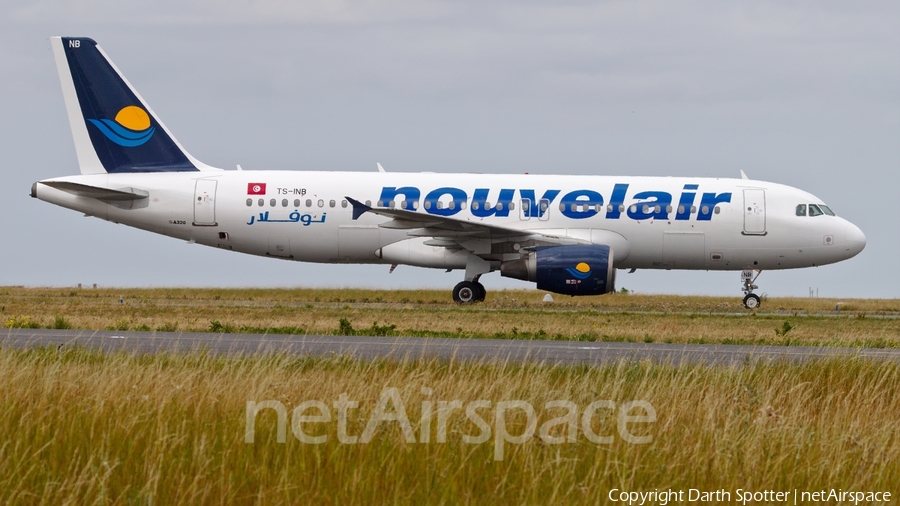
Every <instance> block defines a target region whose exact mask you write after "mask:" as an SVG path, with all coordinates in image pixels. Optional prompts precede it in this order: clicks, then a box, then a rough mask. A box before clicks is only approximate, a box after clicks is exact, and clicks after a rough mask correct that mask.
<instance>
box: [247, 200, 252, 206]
mask: <svg viewBox="0 0 900 506" xmlns="http://www.w3.org/2000/svg"><path fill="white" fill-rule="evenodd" d="M252 205H253V199H247V207H250V206H252Z"/></svg>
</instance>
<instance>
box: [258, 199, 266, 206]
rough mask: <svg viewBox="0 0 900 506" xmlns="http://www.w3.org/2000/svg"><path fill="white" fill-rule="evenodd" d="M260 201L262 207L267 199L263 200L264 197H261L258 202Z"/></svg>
mask: <svg viewBox="0 0 900 506" xmlns="http://www.w3.org/2000/svg"><path fill="white" fill-rule="evenodd" d="M258 203H259V207H262V206H264V205H265V203H266V201H265V200H263V199H259V202H258Z"/></svg>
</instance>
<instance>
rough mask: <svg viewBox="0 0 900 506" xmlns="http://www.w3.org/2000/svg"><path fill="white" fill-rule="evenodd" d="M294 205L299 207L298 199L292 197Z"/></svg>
mask: <svg viewBox="0 0 900 506" xmlns="http://www.w3.org/2000/svg"><path fill="white" fill-rule="evenodd" d="M294 207H300V199H294Z"/></svg>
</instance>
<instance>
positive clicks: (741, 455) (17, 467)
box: [0, 347, 900, 504]
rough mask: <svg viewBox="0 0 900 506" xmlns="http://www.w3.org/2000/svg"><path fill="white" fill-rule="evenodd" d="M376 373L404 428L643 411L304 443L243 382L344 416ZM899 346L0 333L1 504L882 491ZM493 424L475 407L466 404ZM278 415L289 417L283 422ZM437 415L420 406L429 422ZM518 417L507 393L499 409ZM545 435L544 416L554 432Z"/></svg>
mask: <svg viewBox="0 0 900 506" xmlns="http://www.w3.org/2000/svg"><path fill="white" fill-rule="evenodd" d="M389 387H395V388H397V389H398V390H397V391H398V395H399V397H400V399H401V400H402V402H403V403H404V406H405V409H406V411H407V412H408V414H409V418H410V420H411V422H412V430H413V432H414V436H415V438H416V440H417V441H418V440H419V439H421V436H422V434H423V431H422V426H421V425H420V424H419V418H420V416H421V414H422V406H423V404H422V403H423V401H432V402H435V405H436V401H440V400H443V401H451V400H460V401H462V403H464V404H465V403H469V402H471V401H474V400H479V399H482V400H487V401H490V402H491V403H492V404H493V405H496V403H498V402H501V401H507V400H523V401H526V402H528V403H530V404H531V405H533V406H535V408H536V410H537V416H538V422H539V424H543V423H544V422H546V421H547V420H548V419H550V418H553V417H556V416H560V414H561V413H560V410H559V408H555V409H545V408H544V406H545V404H546V403H547V402H548V401H552V400H568V401H571V402H573V403H575V405H577V406H578V409H579V410H584V408H585V407H586V406H587V405H588V404H589V403H591V402H593V401H596V400H604V399H605V400H611V401H613V402H615V403H616V405H617V406H621V405H622V404H624V403H625V402H628V401H632V400H644V401H647V402H649V403H650V404H651V405H652V406H653V407H654V408H655V411H656V414H657V420H656V422H654V423H644V424H635V425H632V430H633V431H634V432H635V433H636V434H639V435H643V436H651V437H652V442H650V443H648V444H630V443H628V442H626V441H625V440H624V439H623V438H622V437H620V436H618V435H617V425H616V420H615V419H614V417H613V416H612V413H613V412H612V411H609V410H607V411H604V410H601V412H603V413H605V414H606V416H598V417H596V418H595V419H594V420H593V422H592V430H595V431H596V432H597V433H599V434H609V435H614V436H615V437H614V439H613V441H612V442H611V443H609V444H594V443H591V442H589V441H587V440H586V438H585V436H584V435H583V434H582V433H581V431H580V430H579V433H578V437H577V440H576V441H575V442H568V443H564V444H547V443H546V442H543V441H542V440H540V439H539V438H533V439H531V440H530V441H528V442H526V443H524V444H522V445H512V444H507V445H505V446H504V451H505V453H504V458H503V460H500V461H498V460H495V450H496V449H495V447H494V445H493V444H492V441H488V442H485V443H482V444H467V443H464V442H463V441H462V436H463V435H465V434H468V435H475V434H477V433H478V428H477V427H476V426H475V425H474V424H473V423H472V422H471V421H469V419H467V418H466V417H465V416H464V415H460V414H459V413H457V414H456V415H454V416H452V417H450V418H449V422H448V426H449V429H448V436H447V439H448V440H447V442H446V443H436V442H431V443H418V442H417V443H409V442H407V441H406V440H405V439H404V436H403V434H402V431H401V430H400V427H399V424H398V423H395V422H385V423H382V424H381V426H380V427H379V430H378V431H377V432H376V433H375V435H374V437H373V438H372V440H371V442H369V443H367V444H340V443H339V442H338V440H337V424H336V422H335V421H334V418H335V416H336V413H335V412H332V422H330V423H321V424H315V425H312V424H308V425H306V426H305V430H306V431H307V432H308V433H310V434H314V435H326V436H327V437H328V440H327V442H325V443H324V444H320V445H309V444H304V443H301V442H299V441H298V440H297V439H296V438H295V437H293V436H292V435H291V432H290V427H289V428H288V437H287V440H286V442H285V443H278V442H277V432H278V431H277V425H276V418H277V417H276V414H275V412H274V411H273V410H264V411H262V412H260V413H259V414H258V415H257V417H256V430H255V441H254V442H253V443H251V444H248V443H245V442H244V437H245V428H246V418H245V415H246V405H247V404H246V403H247V401H255V402H261V401H265V400H277V401H279V402H281V403H282V404H283V405H284V406H285V407H286V408H287V410H288V411H290V410H292V409H293V408H294V407H296V406H297V405H298V404H299V403H301V402H303V401H307V400H320V401H323V402H325V403H326V404H328V405H329V406H331V405H332V404H333V403H334V402H335V401H337V400H338V398H339V396H340V395H341V394H347V396H348V397H349V398H350V399H354V400H357V401H359V403H360V405H359V408H358V409H356V410H351V411H350V416H349V418H348V431H349V432H350V434H355V435H359V434H361V433H362V432H363V430H364V428H365V426H366V424H367V421H368V419H369V418H370V417H371V415H372V413H373V410H374V408H375V404H376V402H377V401H378V399H379V397H380V396H381V395H382V393H383V392H384V390H385V388H389ZM898 393H900V365H898V364H896V363H891V362H871V361H866V360H858V359H840V360H826V361H812V362H805V363H802V364H788V363H772V364H762V363H755V364H747V365H743V366H737V367H708V366H701V365H678V366H675V365H658V364H656V365H655V364H652V363H649V362H646V363H629V362H622V363H617V364H610V365H607V366H602V367H560V366H553V367H550V366H544V365H534V364H497V363H481V364H461V363H454V362H443V361H413V362H392V361H355V360H349V359H345V358H342V357H334V358H331V359H313V358H303V357H290V356H254V357H222V356H212V355H207V354H202V353H195V354H189V355H175V354H158V355H126V354H104V353H100V352H94V351H89V350H84V349H79V348H67V347H63V348H60V349H55V348H51V349H30V350H12V349H0V432H2V441H3V444H2V445H0V502H2V503H4V504H125V503H129V504H130V503H146V504H273V503H275V504H279V503H280V504H298V503H308V504H364V503H378V504H424V503H428V504H456V503H463V504H483V503H502V504H512V503H517V504H522V503H527V504H551V503H555V504H559V503H566V504H569V503H572V504H596V503H605V502H608V499H607V497H608V493H609V490H610V489H612V488H620V489H624V490H653V489H655V488H659V489H665V488H674V489H678V488H683V489H687V488H689V487H692V488H700V489H705V490H715V489H720V488H724V489H728V490H732V491H733V490H735V489H737V488H744V489H750V490H762V489H774V490H792V489H795V488H796V489H800V490H807V489H808V490H813V489H815V490H819V489H822V488H825V489H827V488H832V487H834V488H842V489H844V490H889V491H893V492H894V493H895V494H896V493H897V492H900V490H898V489H897V486H898V483H900V440H898V424H897V422H896V417H897V413H900V397H898ZM481 414H482V415H483V416H484V419H485V421H486V422H487V423H488V424H490V425H492V426H493V424H494V422H495V420H494V412H493V411H492V410H482V411H481ZM289 423H290V422H289ZM436 423H437V422H436V419H433V420H432V423H430V424H428V426H429V428H430V430H431V431H432V432H431V441H434V440H435V433H436V430H437V427H436ZM507 424H508V426H509V431H510V433H512V434H520V433H521V432H522V431H523V430H524V425H525V417H524V416H523V415H522V412H515V413H512V412H511V413H510V416H508V417H507ZM554 434H557V435H558V434H560V432H559V431H555V432H554Z"/></svg>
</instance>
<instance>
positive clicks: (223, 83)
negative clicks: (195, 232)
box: [0, 0, 900, 298]
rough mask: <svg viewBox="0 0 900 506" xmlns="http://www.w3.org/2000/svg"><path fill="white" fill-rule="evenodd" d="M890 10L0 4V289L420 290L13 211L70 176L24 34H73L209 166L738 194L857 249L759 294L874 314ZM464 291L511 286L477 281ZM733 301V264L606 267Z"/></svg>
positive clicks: (892, 217)
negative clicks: (706, 181) (814, 223)
mask: <svg viewBox="0 0 900 506" xmlns="http://www.w3.org/2000/svg"><path fill="white" fill-rule="evenodd" d="M897 26H900V3H898V2H896V1H871V2H838V1H822V0H808V1H803V0H800V1H794V2H767V1H759V2H721V1H712V0H711V1H690V0H689V1H684V2H646V1H606V2H603V1H601V2H537V1H531V2H529V1H525V2H506V1H496V2H478V1H471V2H466V1H446V2H445V1H405V0H404V1H386V2H373V1H359V2H349V1H343V2H342V1H309V2H289V1H286V0H255V1H234V0H216V1H212V0H206V1H191V0H179V1H174V0H164V1H158V2H121V1H112V0H91V1H86V2H62V1H57V0H44V1H41V0H38V1H27V2H26V1H18V0H12V1H10V0H5V1H4V2H3V3H2V4H0V69H2V70H0V72H2V74H0V75H2V76H3V78H2V79H0V111H2V114H0V148H2V155H3V158H4V161H5V163H4V165H5V167H4V169H3V171H4V183H3V184H2V185H0V213H2V214H3V215H4V216H5V217H6V219H3V220H0V237H2V239H0V240H2V241H3V242H2V245H3V247H2V248H0V285H26V286H74V285H77V284H78V283H83V284H85V285H87V286H90V285H91V284H94V283H96V284H98V285H100V286H107V287H109V286H120V287H145V286H146V287H149V286H154V287H156V286H190V287H250V286H260V287H371V288H389V289H400V288H438V289H446V290H447V291H448V297H449V290H450V289H451V288H452V287H453V285H454V284H456V283H457V282H459V281H460V280H461V279H462V274H461V273H460V272H459V271H454V272H452V273H445V272H443V271H439V270H428V269H421V268H415V267H404V266H401V267H398V268H397V270H396V271H395V272H394V273H392V274H389V273H388V267H387V266H347V265H318V264H308V263H297V262H286V261H277V260H273V259H269V258H261V257H253V256H249V255H242V254H236V253H232V252H227V251H223V250H219V249H215V248H208V247H205V246H200V245H191V244H187V243H185V242H183V241H179V240H176V239H172V238H168V237H163V236H157V235H154V234H151V233H148V232H143V231H139V230H135V229H131V228H128V227H126V226H124V225H115V224H112V223H108V222H105V221H102V220H99V219H96V218H85V217H83V216H81V215H80V214H78V213H76V212H73V211H70V210H67V209H63V208H60V207H56V206H53V205H51V204H48V203H46V202H42V201H39V200H36V199H31V198H29V190H30V187H31V184H32V182H34V181H37V180H40V179H45V178H50V177H56V176H63V175H69V174H77V173H78V165H77V160H76V158H75V150H74V145H73V142H72V137H71V133H70V132H69V128H68V120H67V117H66V112H65V108H64V105H63V100H62V94H61V92H60V85H59V80H58V77H57V75H56V69H55V66H54V62H53V56H52V53H51V50H50V43H49V37H50V36H54V35H63V36H87V37H91V38H94V39H95V40H97V41H98V42H99V43H100V45H101V47H102V48H103V49H104V51H105V52H106V53H107V54H108V55H109V56H110V58H112V60H113V61H114V62H115V63H116V65H117V66H118V67H119V69H120V70H121V71H122V72H123V73H124V74H125V75H126V76H127V77H128V79H129V80H130V81H131V83H132V84H133V85H134V86H135V87H136V88H137V89H138V90H139V92H140V93H141V95H142V96H143V97H144V98H145V99H146V100H147V102H148V103H149V104H150V106H151V107H152V108H153V109H154V110H155V112H156V113H157V114H158V115H159V116H160V118H161V119H162V120H163V122H164V123H165V124H166V126H167V127H168V128H169V130H170V131H172V133H173V134H174V135H175V136H176V137H177V138H178V140H179V141H180V142H181V144H182V145H184V146H185V148H186V149H187V150H188V151H189V152H190V153H191V154H192V155H194V156H195V157H197V158H199V159H200V160H203V161H204V162H205V163H208V164H210V165H213V166H217V167H223V168H227V169H232V168H234V167H235V166H236V165H237V164H240V165H241V166H242V167H243V168H244V169H245V170H253V169H285V170H334V171H360V170H362V171H365V170H372V171H374V170H376V167H375V164H376V162H380V163H381V164H382V165H384V167H385V169H386V170H388V171H392V172H418V171H434V172H480V173H510V174H514V173H522V172H529V173H532V174H536V173H542V174H604V175H648V176H709V177H739V175H740V171H741V170H743V171H745V172H746V173H747V174H748V175H749V176H750V177H751V178H753V179H760V180H766V181H773V182H778V183H783V184H787V185H790V186H795V187H798V188H802V189H804V190H806V191H809V192H810V193H812V194H814V195H816V196H818V197H820V198H821V199H823V201H824V202H825V203H827V204H828V205H829V206H831V208H832V209H834V210H835V211H836V212H837V213H838V214H839V215H840V216H843V217H844V218H847V219H848V220H850V221H851V222H853V223H855V224H856V225H858V226H859V227H860V228H861V229H862V230H863V232H864V233H865V234H866V236H867V240H868V244H867V246H866V249H865V250H864V251H863V252H862V253H861V254H860V255H859V256H857V257H855V258H853V259H850V260H847V261H844V262H842V263H839V264H835V265H830V266H823V267H818V268H808V269H797V270H790V271H771V272H764V273H763V274H762V276H761V277H760V278H759V280H758V284H759V285H760V290H759V293H765V294H768V295H772V296H802V297H805V296H808V295H809V293H810V289H812V290H814V291H817V292H818V294H819V296H821V297H837V298H842V297H846V298H850V297H862V298H876V297H877V298H898V297H900V283H898V276H897V274H896V266H897V258H898V251H900V224H898V223H900V222H898V219H897V215H898V213H900V207H898V204H897V192H898V188H900V30H897ZM481 281H482V283H484V284H485V285H486V287H487V288H488V290H497V289H502V288H527V287H531V286H532V285H530V284H528V283H524V282H520V281H515V280H509V279H506V278H500V276H499V273H492V274H488V275H485V276H484V277H482V280H481ZM617 285H618V287H626V288H628V289H629V290H633V291H636V292H640V293H673V294H704V295H734V296H735V297H740V296H741V293H740V274H739V273H738V272H728V273H716V272H704V271H699V272H685V271H654V270H639V271H637V272H635V273H633V274H626V273H625V272H624V271H620V273H619V277H618V280H617Z"/></svg>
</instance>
